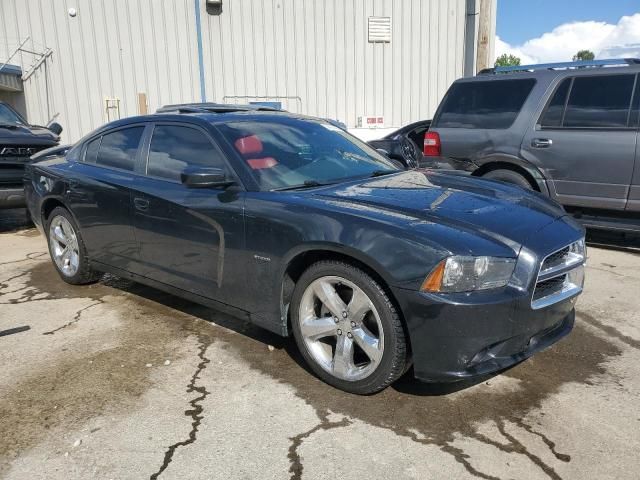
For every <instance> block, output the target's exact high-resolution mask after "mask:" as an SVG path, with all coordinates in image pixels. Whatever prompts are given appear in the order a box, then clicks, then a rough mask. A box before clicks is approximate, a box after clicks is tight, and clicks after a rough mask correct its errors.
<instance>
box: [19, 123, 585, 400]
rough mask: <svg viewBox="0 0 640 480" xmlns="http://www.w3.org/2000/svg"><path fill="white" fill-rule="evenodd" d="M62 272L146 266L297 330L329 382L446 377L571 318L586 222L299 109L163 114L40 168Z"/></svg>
mask: <svg viewBox="0 0 640 480" xmlns="http://www.w3.org/2000/svg"><path fill="white" fill-rule="evenodd" d="M25 182H26V195H27V202H28V206H29V209H30V211H31V214H32V216H33V218H34V220H35V222H36V224H37V225H38V226H39V228H40V229H41V230H42V231H43V232H44V234H45V235H46V237H47V240H48V244H49V250H50V253H51V258H52V260H53V263H54V265H55V268H56V269H57V271H58V272H59V274H60V276H61V277H62V279H63V280H64V281H66V282H68V283H70V284H85V283H89V282H93V281H95V280H96V279H98V276H99V274H100V273H101V272H110V273H112V274H115V275H118V276H121V277H125V278H130V279H133V280H135V281H138V282H141V283H145V284H148V285H151V286H153V287H156V288H158V289H162V290H164V291H167V292H170V293H172V294H174V295H179V296H182V297H185V298H187V299H190V300H192V301H194V302H199V303H202V304H205V305H208V306H211V307H214V308H217V309H220V310H223V311H226V312H228V313H232V314H235V315H238V316H241V317H244V318H246V319H248V320H250V321H251V322H254V323H256V324H258V325H260V326H262V327H264V328H266V329H269V330H272V331H274V332H277V333H278V334H280V335H288V334H289V333H290V332H293V336H294V337H295V340H296V342H297V344H298V347H299V348H300V351H301V352H302V355H303V357H304V359H305V360H306V361H307V362H308V364H309V366H310V367H311V368H312V369H313V371H314V372H315V373H316V374H317V375H318V376H319V377H321V378H322V379H323V380H325V381H326V382H327V383H329V384H331V385H333V386H335V387H338V388H340V389H343V390H346V391H348V392H353V393H358V394H368V393H373V392H376V391H379V390H381V389H383V388H385V387H386V386H388V385H389V384H391V383H392V382H393V381H394V380H396V379H397V378H398V377H400V376H401V375H402V374H403V373H404V372H405V371H407V370H408V369H409V367H410V366H411V365H412V364H413V366H414V373H415V376H416V377H417V378H419V379H421V380H424V381H430V382H442V381H453V380H459V379H463V378H467V377H470V376H474V375H479V374H485V373H489V372H494V371H498V370H501V369H504V368H506V367H508V366H510V365H513V364H515V363H517V362H519V361H521V360H523V359H525V358H527V357H528V356H530V355H532V354H533V353H535V352H536V351H539V350H541V349H543V348H545V347H547V346H548V345H550V344H552V343H554V342H555V341H557V340H558V339H560V338H562V337H563V336H564V335H566V334H568V333H569V332H570V330H571V328H572V326H573V322H574V303H575V300H576V297H577V296H578V294H580V292H581V291H582V285H583V278H584V262H585V246H584V231H583V229H582V228H581V227H580V226H578V225H577V224H576V223H575V222H574V221H573V220H572V219H571V218H569V217H568V216H567V215H566V214H565V212H564V211H563V210H562V208H561V207H559V206H558V205H557V204H555V203H553V202H551V201H550V200H548V199H545V198H543V197H541V196H539V195H537V194H535V193H529V192H526V191H524V190H522V189H520V188H518V187H515V186H509V185H506V184H501V183H497V182H493V181H489V180H481V179H470V178H465V177H462V176H457V175H447V174H442V173H437V172H431V171H428V170H411V171H402V170H398V169H397V167H395V166H394V163H393V162H391V161H390V160H389V159H387V158H386V157H384V156H382V155H380V154H379V153H378V152H376V151H375V150H374V149H372V148H371V147H369V146H368V145H366V144H364V143H363V142H361V141H359V140H358V139H356V138H354V137H353V136H351V135H349V134H348V133H347V132H345V131H343V130H342V129H340V128H337V127H335V126H334V125H331V124H330V123H328V122H326V121H324V120H319V119H314V118H308V117H303V116H299V115H293V114H289V113H284V112H268V111H265V112H260V111H238V112H225V113H203V112H192V113H174V114H156V115H149V116H142V117H133V118H128V119H125V120H119V121H116V122H113V123H110V124H108V125H105V126H104V127H102V128H100V129H98V130H96V131H94V132H93V133H91V134H89V135H88V136H86V137H85V138H84V139H83V140H81V141H80V142H78V143H77V144H76V145H75V146H74V147H73V148H72V149H71V150H69V151H68V152H67V153H66V154H64V155H60V156H56V157H53V158H48V159H46V160H43V161H39V162H34V163H33V164H31V165H30V166H29V167H28V171H27V177H26V179H25Z"/></svg>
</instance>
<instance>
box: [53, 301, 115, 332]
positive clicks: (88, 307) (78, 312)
mask: <svg viewBox="0 0 640 480" xmlns="http://www.w3.org/2000/svg"><path fill="white" fill-rule="evenodd" d="M103 303H104V301H103V300H97V301H96V302H94V303H92V304H91V305H87V306H86V307H83V308H81V309H80V310H78V311H77V312H76V314H75V316H74V317H73V320H71V321H69V322H67V323H65V324H64V325H62V326H60V327H58V328H54V329H53V330H49V331H48V332H44V333H43V334H42V335H53V334H55V333H56V332H58V331H60V330H62V329H63V328H67V327H69V326H71V325H73V324H75V323H78V322H79V321H80V317H81V316H82V313H83V312H85V311H87V310H89V309H90V308H93V307H95V306H96V305H102V304H103Z"/></svg>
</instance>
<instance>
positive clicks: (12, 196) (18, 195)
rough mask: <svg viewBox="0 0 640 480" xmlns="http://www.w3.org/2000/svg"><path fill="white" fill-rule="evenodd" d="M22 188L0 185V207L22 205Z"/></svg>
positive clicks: (23, 201) (23, 202)
mask: <svg viewBox="0 0 640 480" xmlns="http://www.w3.org/2000/svg"><path fill="white" fill-rule="evenodd" d="M25 205H26V204H25V199H24V188H21V187H2V186H0V209H2V208H22V207H24V206H25Z"/></svg>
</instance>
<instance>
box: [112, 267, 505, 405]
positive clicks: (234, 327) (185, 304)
mask: <svg viewBox="0 0 640 480" xmlns="http://www.w3.org/2000/svg"><path fill="white" fill-rule="evenodd" d="M101 283H103V284H104V285H106V286H109V287H112V288H116V289H119V290H122V291H126V292H127V293H130V294H133V295H136V296H139V297H141V298H144V299H146V300H149V301H152V302H154V303H156V304H158V305H161V306H163V307H167V308H171V309H174V310H177V311H180V312H182V313H184V314H187V315H190V316H193V317H196V318H198V319H201V320H204V321H206V322H209V323H213V324H215V325H218V326H220V327H223V328H226V329H228V330H231V331H233V332H235V333H238V334H241V335H243V336H244V337H246V338H248V339H251V340H254V341H257V342H260V343H262V344H264V345H265V347H267V346H271V347H273V348H274V349H277V350H282V351H284V352H286V353H287V355H288V356H289V358H290V359H291V360H293V361H294V362H295V363H296V364H297V366H298V367H299V368H301V369H303V370H304V371H306V372H307V373H308V374H309V375H311V376H313V377H314V378H315V374H314V373H313V371H312V370H311V369H310V368H309V366H308V365H307V363H306V362H305V361H304V359H303V357H302V355H301V354H300V351H299V350H298V346H297V345H296V342H295V340H294V339H293V337H292V336H289V337H282V336H280V335H277V334H275V333H272V332H270V331H268V330H265V329H263V328H261V327H258V326H256V325H254V324H252V323H251V322H250V321H248V320H246V319H241V318H237V317H233V316H230V315H227V314H224V313H221V312H220V311H218V310H215V309H213V308H209V307H206V306H203V305H199V304H196V303H193V302H190V301H189V300H185V299H182V298H180V297H176V296H174V295H171V294H168V293H165V292H162V291H160V290H156V289H154V288H152V287H148V286H145V285H142V284H139V283H136V282H133V281H129V280H123V279H120V278H119V277H115V276H111V275H105V277H104V279H103V280H102V282H101ZM500 373H503V371H500V372H496V373H494V374H491V375H483V376H479V377H475V378H473V379H465V380H461V381H457V382H446V383H425V382H421V381H419V380H416V379H415V378H414V375H413V367H411V368H410V369H409V370H408V371H407V372H406V373H405V374H404V375H403V376H402V377H401V378H400V379H399V380H397V381H396V382H395V383H394V384H393V385H392V386H391V388H392V389H393V390H396V391H397V392H398V393H403V394H407V395H412V396H430V397H431V396H443V395H448V394H450V393H455V392H458V391H461V390H464V389H467V388H470V387H473V386H475V385H478V384H480V383H483V382H486V381H487V380H489V379H491V378H493V377H495V376H496V375H499V374H500ZM327 388H330V387H327Z"/></svg>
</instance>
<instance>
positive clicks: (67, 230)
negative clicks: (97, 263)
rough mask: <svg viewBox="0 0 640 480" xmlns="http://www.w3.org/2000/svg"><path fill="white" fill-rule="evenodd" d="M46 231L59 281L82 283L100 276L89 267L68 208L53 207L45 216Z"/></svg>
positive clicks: (85, 251)
mask: <svg viewBox="0 0 640 480" xmlns="http://www.w3.org/2000/svg"><path fill="white" fill-rule="evenodd" d="M45 232H46V234H47V244H48V245H49V255H50V256H51V260H52V262H53V266H54V267H55V268H56V271H57V272H58V275H60V278H62V280H64V281H65V282H67V283H69V284H71V285H85V284H88V283H94V282H96V281H97V280H98V279H99V278H100V275H99V274H98V273H97V272H94V271H93V270H92V269H91V267H90V266H89V260H88V258H87V249H86V247H85V245H84V241H83V239H82V235H81V234H80V230H79V229H78V225H77V224H76V222H75V220H74V219H73V217H72V216H71V214H70V213H69V211H68V210H66V209H64V208H62V207H56V208H54V209H53V211H52V212H51V214H50V215H49V218H47V224H46V229H45Z"/></svg>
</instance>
